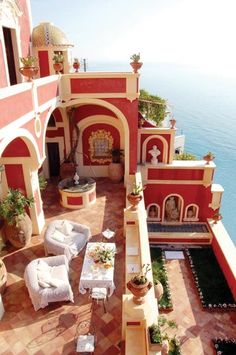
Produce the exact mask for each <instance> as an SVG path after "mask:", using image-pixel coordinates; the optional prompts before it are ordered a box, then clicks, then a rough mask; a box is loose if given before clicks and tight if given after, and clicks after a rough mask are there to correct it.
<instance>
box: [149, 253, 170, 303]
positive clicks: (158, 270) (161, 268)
mask: <svg viewBox="0 0 236 355" xmlns="http://www.w3.org/2000/svg"><path fill="white" fill-rule="evenodd" d="M150 252H151V260H152V273H153V281H154V283H155V280H159V281H160V282H161V284H162V286H163V290H164V292H163V296H162V298H161V299H160V301H159V302H158V308H159V309H160V310H172V309H173V304H172V301H171V293H170V287H169V281H168V276H167V271H166V267H165V256H164V252H163V251H162V250H161V249H160V248H155V247H151V248H150Z"/></svg>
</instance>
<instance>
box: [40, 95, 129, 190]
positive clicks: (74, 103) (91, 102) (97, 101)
mask: <svg viewBox="0 0 236 355" xmlns="http://www.w3.org/2000/svg"><path fill="white" fill-rule="evenodd" d="M86 104H89V105H98V106H102V107H106V108H107V109H109V110H110V111H112V112H114V114H115V115H116V117H117V118H118V119H119V120H120V121H121V124H122V126H123V132H124V162H125V172H124V182H125V184H126V182H127V181H128V178H129V162H130V159H129V148H130V143H129V125H128V121H127V119H126V117H125V115H124V114H123V113H122V112H121V111H120V109H118V108H117V107H116V106H114V105H113V104H111V103H109V102H107V101H105V100H102V99H91V98H90V99H89V98H81V99H74V100H72V101H69V102H66V103H58V104H57V105H56V107H58V108H59V107H60V108H65V109H66V108H68V107H71V106H73V107H76V106H81V105H86ZM56 107H54V109H55V108H56ZM45 133H46V132H44V139H45Z"/></svg>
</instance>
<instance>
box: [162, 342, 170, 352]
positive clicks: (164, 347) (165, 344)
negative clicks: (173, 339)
mask: <svg viewBox="0 0 236 355" xmlns="http://www.w3.org/2000/svg"><path fill="white" fill-rule="evenodd" d="M169 350H170V345H169V342H168V340H163V341H162V347H161V355H168V353H169Z"/></svg>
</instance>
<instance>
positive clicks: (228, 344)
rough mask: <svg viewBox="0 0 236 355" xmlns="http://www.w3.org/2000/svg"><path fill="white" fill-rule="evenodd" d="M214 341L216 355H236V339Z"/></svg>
mask: <svg viewBox="0 0 236 355" xmlns="http://www.w3.org/2000/svg"><path fill="white" fill-rule="evenodd" d="M212 341H213V344H214V348H215V351H216V355H233V354H236V339H214V340H212Z"/></svg>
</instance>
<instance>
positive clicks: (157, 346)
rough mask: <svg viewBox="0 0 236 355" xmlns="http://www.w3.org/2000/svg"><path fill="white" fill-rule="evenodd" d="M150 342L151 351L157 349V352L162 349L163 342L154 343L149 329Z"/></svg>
mask: <svg viewBox="0 0 236 355" xmlns="http://www.w3.org/2000/svg"><path fill="white" fill-rule="evenodd" d="M148 344H149V350H150V351H155V352H158V351H161V348H162V344H161V343H152V341H151V337H150V332H149V330H148Z"/></svg>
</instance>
